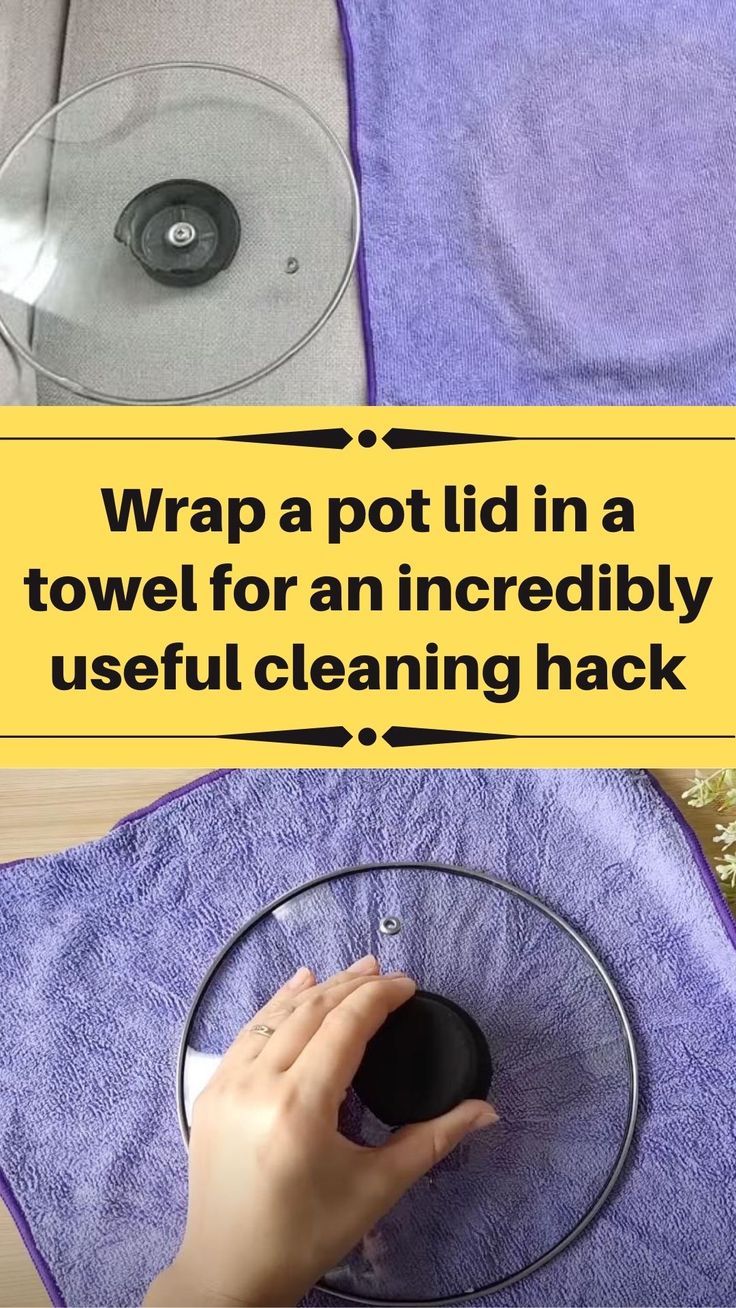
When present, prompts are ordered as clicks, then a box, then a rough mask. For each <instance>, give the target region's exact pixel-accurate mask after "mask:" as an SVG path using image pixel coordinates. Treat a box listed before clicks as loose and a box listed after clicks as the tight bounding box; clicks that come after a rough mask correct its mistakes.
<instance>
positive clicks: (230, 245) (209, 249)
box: [115, 180, 240, 286]
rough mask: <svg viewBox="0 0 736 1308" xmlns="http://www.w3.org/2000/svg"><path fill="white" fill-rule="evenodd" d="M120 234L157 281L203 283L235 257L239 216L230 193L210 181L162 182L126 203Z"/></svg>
mask: <svg viewBox="0 0 736 1308" xmlns="http://www.w3.org/2000/svg"><path fill="white" fill-rule="evenodd" d="M115 239H116V240H117V241H121V242H122V244H123V245H127V246H128V248H129V249H130V250H131V251H132V253H133V254H134V255H135V257H136V259H137V260H138V262H139V263H140V264H141V265H142V267H143V268H145V270H146V272H147V273H148V275H149V277H152V278H153V279H154V281H157V282H161V283H163V285H164V286H200V285H201V284H202V283H203V282H208V281H209V280H210V278H211V277H214V276H215V275H216V274H217V273H218V272H222V270H223V269H224V268H227V267H228V265H229V264H231V263H232V261H233V259H234V258H235V254H236V251H237V249H238V245H239V244H240V219H239V217H238V212H237V210H236V208H235V206H234V205H233V204H232V202H231V201H230V200H228V198H227V196H226V195H224V194H223V192H222V191H218V189H217V187H215V186H210V185H209V183H208V182H195V181H186V180H173V181H168V182H157V183H156V185H155V186H148V187H147V188H146V189H145V191H140V192H139V193H138V195H136V196H134V197H133V199H132V200H131V201H130V202H129V204H127V205H126V206H125V208H124V209H123V212H122V213H121V215H120V217H119V218H118V221H117V223H116V226H115Z"/></svg>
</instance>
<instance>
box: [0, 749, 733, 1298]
mask: <svg viewBox="0 0 736 1308" xmlns="http://www.w3.org/2000/svg"><path fill="white" fill-rule="evenodd" d="M394 860H409V861H411V860H417V861H423V860H430V861H437V862H445V863H454V864H457V865H462V866H469V867H475V868H477V869H480V870H482V871H483V870H484V871H488V872H492V873H495V874H497V875H500V876H501V877H504V878H506V879H508V880H510V881H513V882H515V883H516V884H518V885H519V886H521V887H523V888H525V889H527V890H530V891H532V892H534V893H535V894H538V895H539V896H540V897H541V898H543V899H544V900H546V901H547V902H548V903H549V904H550V905H551V906H552V907H553V908H555V909H557V910H558V911H559V912H561V913H562V914H563V915H564V916H565V917H566V918H567V919H568V920H569V921H570V922H571V923H572V924H573V925H574V926H576V927H577V928H578V929H579V930H580V931H581V932H582V933H583V935H584V936H585V937H586V938H587V939H588V941H589V942H590V944H591V945H592V947H593V948H594V949H595V950H597V951H598V953H599V954H600V956H601V958H602V960H603V961H604V963H605V964H606V965H607V967H608V968H609V969H610V971H611V972H612V974H613V977H614V979H615V981H616V983H617V985H618V987H619V989H620V991H621V993H622V996H623V999H624V1002H625V1004H626V1005H627V1008H628V1010H629V1013H630V1015H631V1017H632V1020H633V1024H634V1028H635V1035H636V1039H637V1043H638V1048H639V1054H640V1058H641V1062H642V1071H643V1102H642V1110H641V1118H640V1125H639V1128H638V1133H637V1139H636V1142H635V1148H634V1153H633V1156H632V1157H631V1159H630V1162H629V1165H628V1166H627V1169H626V1172H625V1175H624V1177H623V1179H622V1181H621V1183H620V1184H619V1186H618V1188H617V1190H616V1191H615V1193H614V1195H613V1197H612V1199H611V1200H610V1201H609V1203H608V1204H607V1206H606V1207H605V1208H604V1210H603V1212H602V1213H601V1215H600V1216H599V1217H598V1218H597V1219H596V1220H595V1222H594V1223H593V1225H592V1226H591V1227H590V1228H589V1229H588V1231H587V1233H586V1234H585V1235H584V1236H583V1237H582V1238H581V1239H580V1240H579V1241H577V1242H576V1243H575V1244H574V1245H572V1246H571V1247H570V1248H569V1249H568V1250H567V1252H565V1253H564V1254H563V1255H562V1256H561V1257H560V1258H558V1259H557V1260H556V1261H555V1262H553V1263H552V1264H550V1265H549V1266H548V1267H547V1268H545V1269H544V1270H543V1271H541V1272H539V1273H537V1274H536V1275H534V1276H533V1277H530V1278H529V1279H528V1280H527V1281H524V1282H521V1283H520V1284H518V1285H517V1286H515V1287H514V1288H512V1289H511V1290H509V1291H505V1292H502V1293H501V1294H500V1295H498V1296H494V1297H493V1299H492V1300H491V1301H489V1302H492V1303H494V1304H505V1305H519V1308H521V1306H522V1305H524V1306H526V1308H532V1306H533V1305H540V1304H545V1305H565V1308H578V1306H579V1308H583V1306H589V1305H590V1304H596V1305H605V1306H609V1305H610V1306H611V1308H613V1305H620V1304H629V1305H637V1306H642V1305H660V1306H661V1305H665V1306H667V1308H669V1306H670V1305H683V1306H684V1305H689V1306H691V1308H692V1306H695V1305H698V1306H700V1305H703V1306H705V1305H722V1306H724V1308H725V1306H726V1305H728V1306H729V1308H732V1305H733V1303H734V1300H735V1296H736V1282H735V1279H734V1267H733V1258H732V1249H731V1243H732V1242H731V1238H730V1229H731V1220H730V1219H731V1206H732V1184H733V1158H734V1146H735V1144H736V1140H735V1138H734V1137H735V1125H734V1114H733V1112H732V1100H733V1085H734V1079H735V1077H736V1049H735V1048H734V1042H733V1030H734V1024H735V1023H736V955H735V954H734V943H736V931H734V929H733V923H732V922H731V919H730V918H729V917H728V914H727V910H726V908H725V905H724V904H723V902H722V901H721V900H720V899H719V898H718V892H717V889H716V887H715V883H714V881H713V878H712V874H710V873H709V872H708V870H707V865H706V863H705V860H704V858H703V856H702V854H700V852H699V851H698V850H697V846H696V845H695V842H694V839H693V837H692V836H691V834H690V833H689V832H688V830H687V829H686V828H685V827H684V824H683V823H682V820H681V819H679V818H678V817H677V816H676V815H675V814H674V812H673V810H672V807H671V806H670V805H669V804H668V803H667V802H666V801H664V800H663V798H662V796H661V794H660V793H659V791H658V790H657V788H656V786H655V785H654V783H653V782H652V781H651V779H650V778H649V777H648V776H647V775H646V774H644V773H636V772H633V773H626V772H613V771H568V770H566V771H559V772H554V771H541V772H533V771H506V770H501V771H497V772H494V771H477V772H475V771H349V770H348V771H307V770H304V771H301V770H299V771H269V772H250V771H244V772H231V773H225V774H218V775H215V776H214V777H213V778H211V779H207V780H205V782H204V783H201V784H198V785H195V787H194V788H192V789H189V790H188V791H186V792H183V793H181V794H179V795H178V796H174V797H172V798H171V799H169V800H168V801H166V802H164V803H162V804H158V805H155V806H154V807H153V808H152V809H150V810H148V811H144V812H143V813H142V814H139V815H133V817H132V818H131V819H128V820H126V821H124V823H123V824H121V825H120V826H118V827H117V828H116V829H115V830H114V831H112V832H111V833H110V834H109V835H108V836H106V837H104V838H103V839H102V840H100V841H97V842H94V843H91V844H88V845H83V846H80V847H78V848H76V849H73V850H70V851H68V852H67V853H63V854H57V855H50V856H46V857H44V858H38V859H33V860H28V861H26V862H21V863H19V864H14V865H9V866H8V867H6V868H5V869H4V870H3V871H2V874H1V875H2V882H1V883H0V934H1V936H2V942H3V949H2V951H0V989H1V991H2V994H3V997H4V1019H3V1023H2V1027H1V1028H0V1164H1V1166H2V1169H3V1172H4V1174H5V1178H6V1184H5V1191H6V1194H9V1193H12V1194H13V1195H14V1196H15V1202H16V1205H17V1206H19V1209H17V1216H18V1218H19V1220H21V1221H23V1220H25V1221H26V1222H27V1227H28V1229H27V1231H26V1236H27V1238H28V1240H29V1242H30V1243H31V1244H32V1246H33V1249H34V1250H35V1255H36V1258H37V1261H38V1263H39V1265H40V1266H41V1268H42V1270H43V1271H44V1272H45V1276H46V1281H47V1284H48V1285H49V1287H50V1289H51V1291H52V1294H53V1296H54V1298H55V1299H56V1300H57V1301H62V1300H63V1301H65V1302H66V1303H67V1304H69V1305H73V1306H74V1308H81V1306H82V1305H92V1304H105V1305H128V1304H131V1305H133V1304H137V1303H140V1300H141V1298H142V1296H143V1293H144V1289H145V1287H146V1285H147V1283H148V1282H149V1280H150V1279H151V1278H152V1277H153V1275H154V1274H155V1272H156V1271H157V1270H158V1269H159V1268H160V1266H162V1265H163V1264H164V1263H165V1262H166V1261H167V1259H169V1258H170V1257H171V1255H172V1253H173V1252H174V1250H175V1248H176V1245H177V1240H178V1238H179V1236H180V1233H181V1229H182V1223H183V1218H184V1209H185V1196H186V1159H185V1152H184V1148H183V1146H182V1142H181V1139H180V1136H179V1130H178V1123H177V1120H176V1112H175V1104H174V1080H175V1064H176V1054H177V1045H178V1041H179V1038H180V1035H181V1031H182V1027H183V1023H184V1020H185V1017H186V1013H187V1010H188V1007H189V1005H190V1003H191V1001H192V998H193V996H194V993H195V991H196V988H197V985H198V982H199V980H200V979H201V976H202V975H203V973H204V971H205V969H206V967H207V966H208V964H209V963H210V961H211V960H212V958H213V957H214V956H215V954H216V953H217V951H218V949H219V948H220V946H221V945H222V944H223V943H224V942H225V941H226V940H227V939H228V938H229V936H230V935H231V934H232V933H233V932H234V931H235V930H236V929H237V928H238V927H239V926H240V925H241V924H242V922H243V921H244V920H245V919H247V918H248V917H249V916H250V915H252V914H253V913H254V912H256V911H257V910H258V909H259V908H260V907H262V906H263V905H264V904H266V903H267V902H269V901H270V900H271V899H272V898H273V897H275V896H276V895H279V894H281V893H284V892H286V891H288V890H289V889H291V888H293V887H295V886H297V885H299V884H300V883H301V882H302V881H304V880H307V879H309V878H311V877H314V876H316V875H320V874H322V873H325V872H328V871H331V870H333V869H335V868H338V867H341V866H347V865H351V864H358V863H360V864H362V863H368V864H372V863H376V862H384V861H394ZM428 902H429V901H428ZM324 940H325V950H324V960H320V959H309V960H305V961H309V962H314V963H316V964H317V965H318V966H319V964H320V962H321V961H324V963H325V965H326V966H329V965H330V964H331V963H332V962H333V959H334V957H335V956H336V953H337V952H342V950H341V949H339V948H338V945H337V943H336V935H335V934H333V933H331V932H330V930H329V923H327V922H326V923H325V930H324ZM364 942H365V936H364V935H363V933H362V932H361V930H360V929H359V926H357V925H355V924H354V925H353V928H352V934H351V936H350V939H349V941H348V942H346V948H348V949H349V950H351V951H353V950H355V951H358V950H360V946H361V945H362V944H363V943H364ZM454 948H456V946H454V945H453V943H452V941H446V950H447V953H446V956H445V958H444V961H443V959H442V951H441V949H440V950H438V951H437V959H438V961H437V964H436V967H437V969H438V971H437V972H436V974H435V976H434V977H433V978H430V979H434V980H436V981H437V982H439V984H438V986H437V988H438V989H440V988H442V985H443V984H444V986H447V985H448V984H450V983H451V977H452V976H453V975H454V974H455V968H454V967H453V964H452V951H453V949H454ZM343 956H344V955H343ZM287 961H288V962H289V963H290V962H291V961H292V960H291V959H288V960H283V962H284V965H285V964H286V962H287ZM482 961H483V960H479V962H480V963H482ZM280 966H281V964H280V963H279V964H278V965H277V964H274V979H276V973H277V972H278V970H279V968H280ZM540 968H541V970H543V971H545V970H546V959H545V958H542V959H541V961H540ZM555 974H556V973H555V972H554V971H552V970H551V969H550V975H555ZM420 979H423V978H420ZM268 980H269V978H268V977H265V978H263V979H262V984H267V982H268ZM551 990H552V992H553V993H552V995H551V999H552V1001H554V1000H555V999H556V1000H557V1001H558V1002H559V1004H560V1017H561V1028H562V1029H564V1027H565V1023H566V1020H567V1018H566V1012H565V994H564V991H565V987H564V986H562V987H561V988H560V990H559V991H557V990H556V989H555V988H554V987H551ZM450 997H453V994H452V993H451V995H450ZM454 997H455V998H460V996H459V995H458V993H457V990H455V992H454ZM248 1015H249V1014H244V1015H243V1016H244V1018H247V1016H248ZM476 1016H477V1014H476ZM199 1034H201V1032H200V1033H199ZM603 1102H604V1103H605V1101H603ZM543 1132H544V1121H542V1122H541V1123H540V1133H543ZM581 1134H582V1136H583V1139H582V1140H581V1142H580V1145H579V1148H580V1150H581V1151H582V1150H584V1149H587V1148H588V1147H589V1144H590V1140H589V1135H588V1132H587V1131H585V1132H582V1133H581ZM575 1147H576V1146H575V1144H574V1143H573V1145H571V1148H575ZM561 1202H562V1196H561ZM20 1210H22V1213H23V1214H24V1215H25V1218H24V1219H23V1218H22V1217H21V1215H20ZM480 1219H481V1220H482V1214H480ZM447 1221H448V1228H447V1231H446V1232H445V1236H444V1238H445V1240H446V1241H447V1240H450V1239H451V1238H454V1239H460V1240H462V1238H463V1235H462V1231H461V1232H455V1233H454V1235H453V1233H452V1214H451V1213H449V1212H448V1216H447ZM493 1238H494V1233H493V1231H489V1232H488V1239H489V1240H493ZM55 1287H56V1288H55ZM308 1302H310V1303H313V1304H317V1303H323V1302H324V1303H326V1302H327V1300H326V1298H323V1297H321V1296H319V1295H317V1294H314V1293H313V1294H312V1295H310V1296H309V1299H308Z"/></svg>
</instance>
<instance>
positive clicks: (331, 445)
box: [217, 427, 353, 450]
mask: <svg viewBox="0 0 736 1308" xmlns="http://www.w3.org/2000/svg"><path fill="white" fill-rule="evenodd" d="M217 439H218V440H220V441H238V442H240V443H241V444H243V445H291V446H301V447H302V448H303V449H314V450H344V449H345V447H346V446H347V445H350V443H351V441H352V439H353V438H352V436H351V435H350V433H349V432H347V431H346V430H345V428H344V427H324V428H322V429H320V430H317V431H272V432H266V433H265V434H264V435H260V436H218V437H217Z"/></svg>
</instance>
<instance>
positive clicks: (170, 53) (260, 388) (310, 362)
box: [24, 0, 366, 404]
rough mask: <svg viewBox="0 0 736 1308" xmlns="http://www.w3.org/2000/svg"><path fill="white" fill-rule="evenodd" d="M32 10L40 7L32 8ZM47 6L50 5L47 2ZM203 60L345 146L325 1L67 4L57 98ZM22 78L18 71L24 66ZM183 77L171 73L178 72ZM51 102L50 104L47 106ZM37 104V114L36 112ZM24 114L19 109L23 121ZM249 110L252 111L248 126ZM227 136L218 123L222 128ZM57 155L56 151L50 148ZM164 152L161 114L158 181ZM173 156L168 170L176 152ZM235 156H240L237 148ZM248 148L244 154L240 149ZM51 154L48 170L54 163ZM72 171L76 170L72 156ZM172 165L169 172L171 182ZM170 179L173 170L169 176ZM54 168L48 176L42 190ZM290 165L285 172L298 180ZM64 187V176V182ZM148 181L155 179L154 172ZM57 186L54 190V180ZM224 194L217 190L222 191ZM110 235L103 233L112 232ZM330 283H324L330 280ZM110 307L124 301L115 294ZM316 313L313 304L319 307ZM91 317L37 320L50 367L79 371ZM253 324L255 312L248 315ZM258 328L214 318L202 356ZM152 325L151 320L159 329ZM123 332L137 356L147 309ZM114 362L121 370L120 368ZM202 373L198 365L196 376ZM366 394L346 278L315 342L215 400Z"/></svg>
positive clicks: (334, 20)
mask: <svg viewBox="0 0 736 1308" xmlns="http://www.w3.org/2000/svg"><path fill="white" fill-rule="evenodd" d="M33 7H34V8H40V5H36V6H33ZM49 7H51V6H49ZM176 60H188V61H202V62H208V63H219V64H228V65H232V66H235V67H238V68H243V69H244V70H246V71H248V72H252V73H255V74H258V75H260V76H262V77H266V78H268V79H269V80H271V81H274V82H277V83H280V84H281V85H283V86H284V87H285V88H287V89H288V90H290V91H292V92H293V93H295V94H296V95H297V96H300V97H301V98H302V99H303V100H305V101H306V103H307V104H308V105H309V106H310V107H311V108H312V109H314V110H315V111H316V112H317V113H318V114H319V115H320V116H321V117H322V118H323V119H324V121H325V122H326V123H327V124H328V126H329V127H331V128H332V130H333V131H334V132H335V134H336V135H337V137H338V139H339V140H340V142H341V144H343V146H344V148H345V149H346V150H347V149H348V137H349V121H348V97H347V89H346V78H345V56H344V49H343V42H342V37H341V33H340V26H339V16H338V11H337V8H336V6H335V3H334V0H300V2H299V3H291V4H289V6H288V13H287V12H286V11H285V8H284V5H283V3H282V2H281V0H226V2H225V3H223V0H165V3H164V2H163V0H159V2H158V3H154V4H152V3H150V0H130V2H129V3H127V4H124V5H115V4H105V5H102V4H100V3H99V0H71V2H70V4H69V14H68V23H67V31H66V40H65V43H64V53H63V62H62V65H61V70H60V87H59V95H60V96H61V97H63V96H66V95H68V94H70V93H71V92H72V91H75V90H77V89H79V88H80V87H81V86H84V85H86V84H88V83H90V82H93V81H95V80H96V79H98V78H100V77H104V76H106V75H107V74H108V73H111V72H116V71H119V70H121V69H124V68H129V67H132V66H134V65H137V64H144V63H154V62H161V61H172V62H173V61H176ZM25 76H26V77H28V76H29V65H28V62H27V63H26V68H25ZM185 76H186V74H185V73H184V74H182V77H185ZM54 98H55V97H54V96H53V95H52V96H51V97H50V102H52V101H53V99H54ZM47 107H48V103H45V104H43V105H42V106H40V107H39V110H38V112H41V110H42V109H45V108H47ZM33 116H34V115H33V114H32V113H29V115H28V117H27V121H26V123H25V124H24V125H27V123H29V122H30V121H31V119H32V117H33ZM255 118H256V115H254V121H255ZM223 131H224V132H226V131H227V126H226V125H224V126H223ZM223 152H224V153H225V154H227V155H228V159H229V161H230V162H229V164H228V165H227V166H228V167H231V168H232V170H233V172H235V171H236V170H237V163H238V157H239V145H238V140H237V137H236V136H234V137H233V139H231V140H230V141H228V143H227V149H226V150H225V149H224V147H221V148H220V150H219V152H218V151H215V154H219V155H223ZM61 153H62V154H63V151H62V152H61ZM166 153H167V142H166V122H165V116H164V115H163V114H162V115H161V121H160V136H159V138H158V139H157V140H153V138H152V142H151V146H150V157H151V166H153V164H154V156H155V168H157V169H159V171H160V170H161V169H162V168H163V175H164V176H167V175H172V174H171V173H170V172H167V169H166V167H165V166H164V164H165V160H166ZM174 153H176V155H177V165H176V168H179V167H180V166H181V165H180V163H179V154H180V153H181V151H180V150H179V151H178V152H177V151H174ZM241 153H242V151H241ZM251 153H252V150H251ZM144 163H145V160H141V159H137V160H132V159H131V160H129V171H130V176H131V179H132V189H131V191H130V195H129V196H128V197H127V198H129V199H130V198H132V197H133V195H134V194H135V193H136V191H137V190H138V189H139V187H138V173H139V172H140V171H141V169H143V170H144V171H145V169H144ZM64 166H65V165H63V164H62V161H61V158H57V160H56V165H55V167H56V169H57V171H58V169H59V168H61V169H62V171H63V168H64ZM79 166H80V169H82V170H84V167H85V163H84V160H83V159H80V164H79ZM176 168H175V169H174V174H173V175H176ZM99 170H100V186H101V188H104V186H105V185H107V184H108V183H109V181H110V178H109V169H108V173H106V172H105V161H104V159H100V160H99ZM179 175H181V174H179ZM53 176H54V172H53V169H52V173H51V177H52V183H53ZM298 176H299V170H298V169H297V170H295V178H297V179H298ZM67 180H68V179H67ZM149 180H153V181H158V180H161V178H160V176H159V175H158V173H157V174H156V175H155V176H153V175H152V178H151V179H149ZM59 184H60V183H59ZM224 189H226V190H227V189H228V188H227V186H225V187H224ZM49 214H50V219H51V220H52V221H53V214H54V186H53V184H52V186H51V192H50V195H49ZM111 239H112V237H111ZM333 280H334V279H333ZM120 303H121V306H122V303H123V299H122V297H121V301H120ZM323 307H324V306H323ZM100 312H102V310H101V306H100V302H99V298H98V297H95V304H92V303H88V304H87V305H86V308H85V305H84V303H80V304H76V305H75V307H74V310H73V313H72V318H71V320H69V319H67V320H63V319H62V318H61V317H56V318H54V317H53V316H52V315H45V316H44V317H43V318H41V317H40V316H39V318H38V320H37V325H36V340H37V343H38V345H39V348H40V349H41V350H42V355H43V358H44V359H45V360H46V361H51V360H53V365H54V368H55V370H56V371H58V372H61V373H63V374H65V375H68V376H71V377H75V376H78V374H79V372H80V370H81V371H84V362H85V357H86V352H89V351H94V350H99V349H100V348H101V342H104V340H105V339H107V338H108V337H109V336H113V337H114V325H115V324H114V322H113V321H112V311H110V313H109V315H108V318H107V320H106V321H105V320H104V316H103V319H102V320H98V321H96V322H95V314H99V313H100ZM256 317H257V316H256ZM239 326H240V330H241V331H242V332H246V331H247V332H249V333H250V334H251V336H252V335H253V334H254V333H257V331H258V321H250V322H248V323H241V324H240V325H238V323H237V322H235V321H233V315H232V313H227V312H224V313H223V314H222V317H221V321H220V322H219V323H218V324H217V330H215V329H213V330H212V331H211V332H209V333H208V338H207V340H206V341H204V342H203V346H202V349H203V350H204V351H211V352H212V354H213V357H216V358H217V357H220V358H222V357H223V353H226V354H227V355H228V356H229V357H231V358H232V357H234V356H235V355H236V353H237V349H238V330H239ZM158 329H159V330H161V323H160V322H159V324H158ZM126 330H127V331H129V332H130V334H131V335H132V334H135V335H136V336H137V338H138V340H139V345H140V351H141V355H142V357H145V352H146V332H150V333H151V338H150V339H151V341H153V339H154V337H155V333H156V330H157V322H156V315H155V313H153V312H152V313H150V314H149V315H147V316H146V319H145V321H144V320H143V316H142V315H141V314H140V313H139V314H138V316H137V319H136V320H135V321H129V322H128V323H127V324H126ZM121 357H122V359H123V362H124V360H125V359H128V360H132V352H131V350H130V349H125V350H122V351H121ZM121 366H122V364H121ZM199 371H200V373H201V369H200V370H199ZM135 380H136V379H135V370H134V366H133V364H132V362H131V364H130V367H129V374H128V375H127V376H121V378H120V390H121V393H124V392H125V390H126V386H127V390H128V391H129V392H130V391H131V390H132V392H133V393H135ZM38 392H39V402H40V403H42V404H69V403H74V404H79V403H83V402H84V401H83V400H80V399H79V398H78V397H75V396H73V395H72V394H71V393H70V392H68V391H66V390H64V389H63V388H62V387H59V386H57V385H56V384H54V383H51V382H48V381H47V380H46V379H43V378H41V379H39V385H38ZM365 398H366V381H365V350H364V342H363V333H362V329H361V323H360V309H359V296H358V287H357V280H356V278H353V282H352V284H351V286H350V287H349V288H348V291H347V293H346V295H345V297H344V299H343V300H342V302H341V304H340V305H339V307H338V308H337V310H336V311H335V314H334V316H333V317H332V318H331V319H330V321H329V322H328V323H327V325H326V326H325V327H324V328H323V329H322V330H321V331H320V332H318V334H317V336H316V337H315V338H314V339H313V340H312V341H310V343H309V344H308V345H307V346H306V347H305V348H304V349H303V350H302V351H300V352H299V353H298V354H297V355H295V357H294V358H293V359H291V360H289V362H288V363H286V364H284V365H283V366H282V367H281V368H279V369H277V370H276V372H274V373H272V374H270V375H269V376H268V377H266V378H264V379H263V380H262V381H260V382H257V383H255V384H254V385H253V386H250V387H246V388H245V389H244V390H243V391H239V392H234V393H233V394H232V395H229V396H226V397H225V398H224V399H221V400H220V401H219V403H227V404H360V403H363V402H364V401H365Z"/></svg>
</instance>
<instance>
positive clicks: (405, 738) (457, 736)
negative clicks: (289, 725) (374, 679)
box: [383, 727, 736, 749]
mask: <svg viewBox="0 0 736 1308" xmlns="http://www.w3.org/2000/svg"><path fill="white" fill-rule="evenodd" d="M383 739H384V740H385V742H386V744H387V745H389V746H390V748H391V749H408V748H411V747H412V746H414V745H461V744H469V743H472V742H473V741H479V740H736V736H730V735H726V736H712V735H690V736H679V735H670V736H658V735H652V736H636V735H634V736H630V735H616V736H607V735H567V734H565V735H512V734H510V733H505V732H498V731H452V730H444V729H442V728H435V727H389V729H388V731H385V732H384V734H383Z"/></svg>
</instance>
